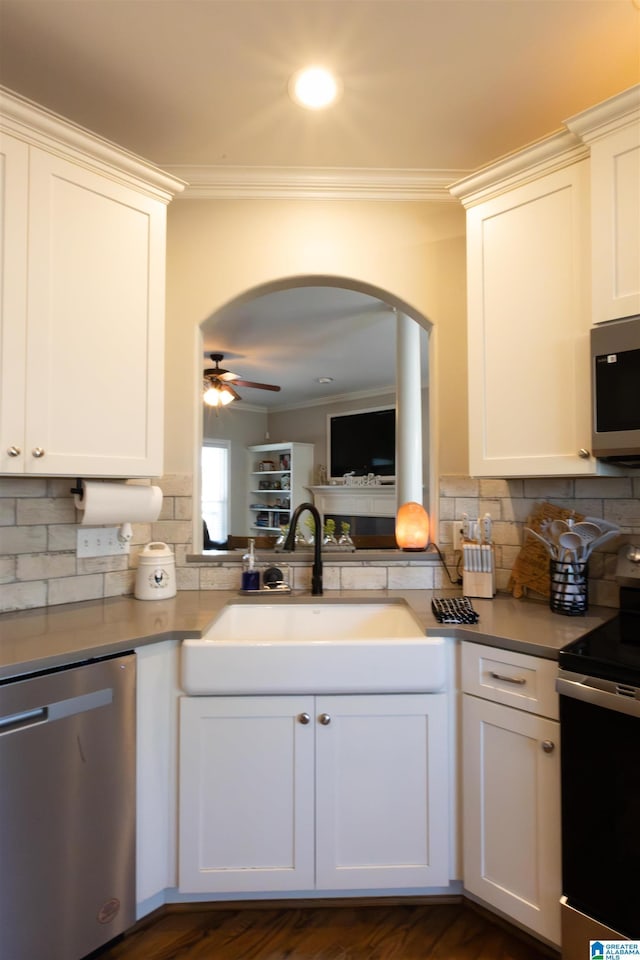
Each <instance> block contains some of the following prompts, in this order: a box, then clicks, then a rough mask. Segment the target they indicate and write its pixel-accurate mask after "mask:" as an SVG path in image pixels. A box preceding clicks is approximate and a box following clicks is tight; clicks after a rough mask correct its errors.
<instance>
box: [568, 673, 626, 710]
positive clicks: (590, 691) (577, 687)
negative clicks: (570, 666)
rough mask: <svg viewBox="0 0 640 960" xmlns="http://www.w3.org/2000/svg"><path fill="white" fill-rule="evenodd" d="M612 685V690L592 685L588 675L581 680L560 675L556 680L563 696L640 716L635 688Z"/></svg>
mask: <svg viewBox="0 0 640 960" xmlns="http://www.w3.org/2000/svg"><path fill="white" fill-rule="evenodd" d="M611 687H612V688H613V689H612V690H611V691H609V690H601V689H600V688H598V687H596V686H593V685H591V684H590V683H589V678H588V677H581V678H580V680H568V679H566V678H565V677H558V679H557V680H556V690H557V691H558V693H559V694H560V696H561V697H571V698H572V699H574V700H582V702H583V703H589V704H591V705H592V706H594V707H604V709H605V710H614V711H615V712H616V713H626V714H627V715H628V716H630V717H640V700H638V699H636V694H635V693H634V692H633V691H634V688H633V687H629V686H626V685H625V684H623V683H618V684H615V683H612V684H611ZM617 691H622V692H617ZM625 691H629V692H628V693H627V692H625Z"/></svg>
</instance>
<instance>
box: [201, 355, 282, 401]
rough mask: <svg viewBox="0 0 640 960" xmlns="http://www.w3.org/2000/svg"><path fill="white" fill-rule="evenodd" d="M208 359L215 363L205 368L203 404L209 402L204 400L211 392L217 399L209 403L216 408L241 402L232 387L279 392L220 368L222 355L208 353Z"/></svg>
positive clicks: (273, 387)
mask: <svg viewBox="0 0 640 960" xmlns="http://www.w3.org/2000/svg"><path fill="white" fill-rule="evenodd" d="M209 358H210V359H211V360H213V362H214V363H215V367H207V368H206V369H205V371H204V374H203V376H204V385H205V402H207V403H209V402H210V401H209V400H206V394H207V393H208V392H209V391H212V392H213V393H214V395H215V394H217V399H215V397H214V400H213V401H212V402H211V406H217V405H218V404H220V403H222V404H225V403H231V401H232V400H241V399H242V398H241V396H240V394H239V393H236V391H235V389H234V387H255V388H256V389H258V390H280V389H281V388H280V387H277V386H276V385H275V384H273V383H256V382H255V381H253V380H243V379H242V378H241V377H240V376H238V374H237V373H232V372H231V371H230V370H225V368H224V367H221V366H220V362H221V361H222V360H224V354H223V353H210V354H209Z"/></svg>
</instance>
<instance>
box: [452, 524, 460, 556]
mask: <svg viewBox="0 0 640 960" xmlns="http://www.w3.org/2000/svg"><path fill="white" fill-rule="evenodd" d="M453 549H454V551H455V550H462V520H454V521H453Z"/></svg>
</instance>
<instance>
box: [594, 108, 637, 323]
mask: <svg viewBox="0 0 640 960" xmlns="http://www.w3.org/2000/svg"><path fill="white" fill-rule="evenodd" d="M638 99H639V100H640V95H639V97H638ZM591 175H592V177H591V182H592V187H591V217H592V238H593V267H592V269H593V322H594V323H602V322H604V321H607V320H615V319H617V318H619V317H630V316H633V315H634V314H637V313H640V111H639V116H638V117H637V118H636V120H635V122H634V123H631V124H629V126H627V127H625V128H623V129H622V130H618V131H616V132H615V133H614V134H612V135H610V136H608V137H603V139H602V140H596V141H595V142H594V143H592V145H591Z"/></svg>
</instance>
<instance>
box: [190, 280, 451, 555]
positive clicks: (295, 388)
mask: <svg viewBox="0 0 640 960" xmlns="http://www.w3.org/2000/svg"><path fill="white" fill-rule="evenodd" d="M398 314H401V316H402V317H403V319H404V321H405V326H406V322H407V319H408V320H409V321H410V322H412V323H415V324H416V327H417V330H418V331H419V341H418V351H419V353H420V358H419V373H418V376H419V381H420V396H419V398H418V400H417V403H418V404H419V406H420V409H419V411H418V415H417V417H416V418H415V420H416V422H419V423H420V424H421V426H420V429H419V431H418V433H419V434H420V439H421V440H422V454H421V456H422V491H421V496H420V499H421V500H422V502H424V505H425V507H426V508H427V509H428V510H429V512H430V514H432V515H433V513H434V512H435V506H436V505H435V503H433V502H432V500H434V499H435V490H436V487H435V484H434V482H433V481H434V463H433V455H432V450H431V430H430V429H429V427H430V419H431V418H430V403H429V395H430V390H429V385H430V376H429V368H430V350H429V334H430V331H431V323H430V321H429V320H428V319H427V318H426V317H424V316H422V315H421V314H420V313H419V312H418V311H416V310H415V309H414V308H413V307H412V306H411V305H410V304H408V303H406V302H404V301H402V300H401V299H400V298H398V297H396V296H394V295H393V294H392V293H390V292H389V291H386V290H383V289H381V288H378V287H375V286H374V285H371V284H367V283H362V282H357V281H354V280H351V279H349V278H344V277H335V276H305V277H293V278H282V279H281V280H278V281H276V282H270V283H267V284H264V285H261V286H257V287H254V288H252V289H250V290H247V291H246V292H244V293H243V294H242V295H241V296H239V297H236V298H235V299H234V300H232V301H230V302H229V303H228V304H226V305H225V306H224V307H223V308H221V309H218V310H216V311H215V312H214V313H212V314H211V316H209V317H208V318H207V319H206V320H204V321H203V322H202V323H201V325H200V334H201V347H200V349H201V357H200V358H199V359H200V362H201V363H202V365H203V367H207V366H208V367H210V366H211V360H210V354H211V353H212V352H216V353H222V354H223V355H224V360H223V361H222V364H221V365H222V366H223V367H224V368H226V369H227V370H229V371H232V372H233V373H235V374H237V375H238V376H239V377H241V378H242V379H244V380H248V381H251V382H258V383H269V384H275V385H282V390H281V391H279V392H275V391H263V390H260V389H253V388H251V389H247V388H246V387H238V388H237V392H238V393H239V394H240V396H241V398H242V399H241V400H240V401H239V402H233V403H231V404H229V406H228V407H225V408H224V409H223V410H222V411H219V410H218V409H216V410H215V411H214V410H213V409H212V408H208V407H206V406H204V405H203V404H202V399H201V396H198V401H197V402H198V405H199V410H200V421H201V437H202V444H207V443H209V444H210V443H211V442H213V441H217V442H222V441H225V442H227V443H228V444H229V450H230V455H229V472H230V482H229V491H230V501H229V522H228V533H229V534H231V535H232V536H234V537H235V536H247V535H256V529H255V528H254V529H251V524H250V520H251V513H250V511H249V507H250V506H251V502H250V501H251V498H250V495H249V490H248V488H247V483H248V477H247V467H246V456H247V448H248V447H249V446H253V445H257V444H262V443H264V442H265V440H269V441H271V442H278V441H291V442H295V441H299V442H302V443H311V444H313V445H314V451H315V455H314V468H313V476H312V478H311V481H312V482H311V484H310V485H314V484H317V483H319V482H320V481H321V479H322V474H323V471H324V473H325V476H326V477H327V483H330V482H331V481H330V478H331V473H330V469H329V464H328V457H329V451H328V432H327V431H328V420H329V414H330V413H331V414H334V415H335V414H341V413H342V412H344V413H345V415H346V416H350V415H351V413H352V412H355V411H367V410H370V409H374V408H380V407H381V408H384V407H392V408H394V409H395V408H396V400H397V396H396V394H397V390H396V387H397V381H398V371H397V367H396V364H397V357H396V354H397V350H396V342H397V327H398ZM404 362H406V361H404ZM400 376H402V372H400ZM408 415H410V414H408V413H407V409H406V404H405V403H404V402H403V404H402V405H400V406H398V412H397V416H398V417H402V416H404V417H406V416H408ZM397 432H398V434H399V431H397ZM415 432H416V431H413V433H414V435H415ZM406 433H407V431H406V430H405V434H406ZM202 444H201V445H200V448H199V449H198V451H197V459H198V463H197V464H196V467H195V470H194V479H196V481H200V480H201V477H202V472H201V463H200V453H201V449H202ZM396 459H397V460H398V462H399V463H401V462H402V458H400V457H397V458H396ZM396 479H397V478H396ZM333 480H334V482H337V483H339V482H340V479H339V478H336V477H334V478H333ZM354 482H356V481H354ZM385 482H386V481H385ZM194 494H195V502H196V503H197V502H201V494H200V491H198V492H196V491H194ZM205 499H206V496H205ZM258 505H259V504H258ZM291 506H292V507H293V506H295V504H291ZM253 509H257V506H256V505H255V504H254V505H253ZM392 513H393V514H395V510H393V511H392ZM386 515H387V516H389V511H388V509H387V510H386ZM254 519H255V518H254ZM389 519H390V523H391V532H392V525H393V518H392V517H389ZM197 521H198V518H196V520H194V545H196V544H198V539H197V538H198V535H199V534H200V532H201V531H200V527H201V524H200V523H199V522H197ZM370 526H371V525H370ZM373 527H375V524H374V525H373ZM378 527H379V528H380V529H383V528H384V524H383V523H380V524H379V525H378ZM363 528H364V524H363ZM385 529H386V528H385ZM258 532H259V531H258ZM270 532H271V533H275V532H276V531H275V530H273V528H271V530H270Z"/></svg>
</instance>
